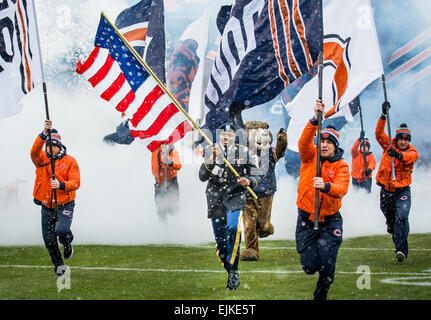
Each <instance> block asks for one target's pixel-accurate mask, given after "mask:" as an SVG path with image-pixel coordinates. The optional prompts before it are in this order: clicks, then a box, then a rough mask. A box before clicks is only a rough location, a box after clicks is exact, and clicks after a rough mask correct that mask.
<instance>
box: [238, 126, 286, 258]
mask: <svg viewBox="0 0 431 320" xmlns="http://www.w3.org/2000/svg"><path fill="white" fill-rule="evenodd" d="M245 129H246V134H247V142H248V148H249V150H250V153H251V154H252V155H253V158H254V160H255V162H256V164H257V165H258V170H260V173H259V174H261V175H262V176H263V177H264V178H263V180H262V182H261V183H260V184H259V185H258V186H257V187H256V188H254V189H253V191H254V192H255V193H256V195H257V197H258V198H257V199H254V198H253V197H251V196H250V195H248V196H247V202H246V207H245V211H244V237H245V250H244V251H243V252H242V253H241V255H240V259H241V260H242V261H258V260H259V238H264V237H267V236H269V235H271V234H273V233H274V226H273V225H272V224H271V210H272V200H273V198H274V193H275V192H276V191H277V183H276V177H275V165H276V163H277V162H278V160H279V159H281V158H282V157H283V156H284V153H285V151H286V148H287V134H286V132H285V131H284V129H283V128H280V130H279V132H278V133H277V141H276V145H275V147H272V146H271V145H272V140H273V137H272V134H271V131H270V130H269V124H268V123H266V122H262V121H249V122H246V123H245Z"/></svg>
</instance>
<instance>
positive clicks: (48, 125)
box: [30, 120, 81, 276]
mask: <svg viewBox="0 0 431 320" xmlns="http://www.w3.org/2000/svg"><path fill="white" fill-rule="evenodd" d="M48 130H51V141H52V150H51V148H50V146H49V145H48V142H47V138H48ZM45 142H46V143H45ZM44 144H46V150H45V151H43V146H44ZM30 156H31V160H32V161H33V163H34V165H35V166H36V179H35V183H34V191H33V197H34V202H35V203H36V204H38V205H41V206H42V235H43V240H44V242H45V246H46V248H47V249H48V253H49V255H50V256H51V260H52V263H53V264H54V271H55V274H56V275H57V276H61V275H63V274H64V273H65V272H66V266H65V265H64V262H63V260H62V257H61V252H60V249H59V247H58V241H57V238H58V240H59V241H60V243H61V244H62V245H63V247H64V249H63V257H64V259H66V260H67V259H70V257H71V256H72V254H73V247H72V240H73V234H72V231H71V230H70V226H71V225H72V219H73V211H74V208H75V194H76V190H77V189H78V188H79V186H80V183H81V182H80V173H79V167H78V163H77V162H76V160H75V158H73V157H72V156H70V155H68V154H67V153H66V146H64V145H63V144H62V142H61V135H60V134H59V133H58V131H57V130H56V129H52V121H50V120H45V123H44V127H43V132H41V133H40V134H39V135H38V136H37V137H36V141H35V142H34V144H33V147H32V148H31V152H30ZM51 157H53V159H54V173H55V179H52V171H51ZM54 190H55V192H56V194H57V210H56V209H55V197H54V196H53V194H54Z"/></svg>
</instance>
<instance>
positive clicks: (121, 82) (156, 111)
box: [76, 14, 192, 151]
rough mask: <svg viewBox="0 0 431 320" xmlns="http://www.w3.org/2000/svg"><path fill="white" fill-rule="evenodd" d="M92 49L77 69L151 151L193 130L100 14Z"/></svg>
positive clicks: (150, 73)
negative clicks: (121, 114) (123, 115)
mask: <svg viewBox="0 0 431 320" xmlns="http://www.w3.org/2000/svg"><path fill="white" fill-rule="evenodd" d="M94 46H95V48H94V50H93V51H92V52H91V54H90V55H89V57H88V58H87V59H86V60H85V62H83V63H82V62H81V61H80V62H78V64H77V66H76V71H77V73H78V74H81V75H83V76H84V77H85V78H86V79H87V80H88V81H89V82H90V84H91V85H92V86H93V87H94V89H95V90H96V92H97V93H98V94H99V95H100V97H101V98H102V99H104V100H106V101H108V102H109V103H110V104H111V105H113V106H114V108H115V109H116V110H117V111H119V112H122V113H124V114H125V116H126V118H127V119H129V124H130V125H131V128H130V133H131V135H132V136H133V138H140V139H142V140H141V141H142V142H143V143H144V144H145V145H146V147H147V148H148V149H149V150H150V151H154V150H155V149H156V148H157V147H158V146H159V145H160V144H161V143H175V142H176V141H178V140H179V139H181V138H183V137H184V135H185V134H186V133H187V132H189V131H191V130H192V125H191V124H190V123H189V121H188V118H187V117H186V115H185V114H184V113H183V112H182V111H181V110H180V109H179V108H178V107H177V106H176V104H175V102H174V101H173V100H172V98H171V97H170V95H168V94H166V92H165V90H164V88H163V87H162V86H161V85H160V84H159V82H158V81H157V80H156V79H155V78H154V76H153V74H152V71H150V69H147V68H146V67H145V66H144V64H143V63H142V62H143V61H141V60H140V59H138V58H137V57H136V56H135V54H134V52H133V51H132V50H131V48H130V45H128V43H126V42H125V40H123V38H122V37H121V36H120V34H119V33H117V31H116V30H115V29H114V27H113V26H112V24H111V23H110V22H109V21H108V20H107V19H106V18H105V16H104V15H103V14H102V16H101V18H100V22H99V26H98V29H97V34H96V38H95V40H94Z"/></svg>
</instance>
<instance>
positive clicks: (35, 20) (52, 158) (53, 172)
mask: <svg viewBox="0 0 431 320" xmlns="http://www.w3.org/2000/svg"><path fill="white" fill-rule="evenodd" d="M32 3H33V15H34V24H35V27H36V36H37V47H38V50H39V60H40V73H41V77H42V90H43V98H44V101H45V114H46V119H47V120H50V118H49V107H48V90H47V88H46V81H45V72H44V69H43V59H42V50H41V46H40V37H39V26H38V23H37V14H36V4H35V3H34V0H32ZM48 145H49V148H50V151H51V155H50V154H49V153H48V157H49V158H50V161H51V178H52V180H54V179H55V160H54V157H53V156H52V153H53V152H52V139H51V130H48ZM52 191H53V193H54V205H55V212H56V213H57V190H56V189H53V190H52ZM57 219H58V216H57Z"/></svg>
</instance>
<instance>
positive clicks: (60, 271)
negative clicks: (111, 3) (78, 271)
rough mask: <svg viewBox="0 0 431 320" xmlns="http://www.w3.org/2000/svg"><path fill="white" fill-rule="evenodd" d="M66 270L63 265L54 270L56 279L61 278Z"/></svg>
mask: <svg viewBox="0 0 431 320" xmlns="http://www.w3.org/2000/svg"><path fill="white" fill-rule="evenodd" d="M66 270H67V266H65V265H61V266H58V267H56V268H55V275H56V276H57V277H61V276H62V275H64V274H65V273H66Z"/></svg>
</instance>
